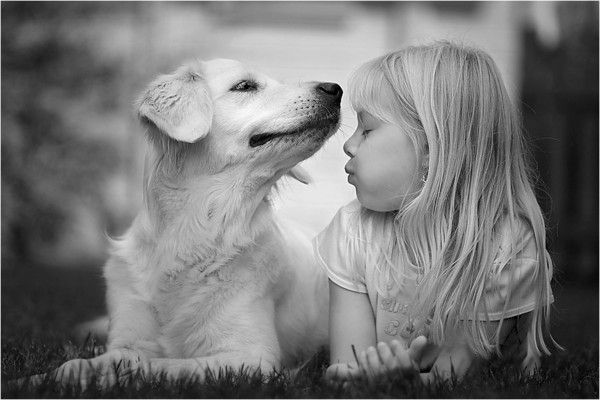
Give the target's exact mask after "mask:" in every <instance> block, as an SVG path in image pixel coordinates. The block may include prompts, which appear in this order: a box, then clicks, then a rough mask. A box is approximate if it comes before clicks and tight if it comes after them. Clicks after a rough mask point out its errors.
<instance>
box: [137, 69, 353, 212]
mask: <svg viewBox="0 0 600 400" xmlns="http://www.w3.org/2000/svg"><path fill="white" fill-rule="evenodd" d="M341 97H342V89H341V88H340V87H339V86H338V85H337V84H334V83H315V82H311V83H302V84H283V83H280V82H278V81H276V80H274V79H272V78H269V77H268V76H265V75H264V74H261V73H258V72H256V71H253V70H251V69H249V68H247V67H245V66H244V65H242V64H241V63H239V62H237V61H232V60H213V61H207V62H195V63H191V64H188V65H185V66H183V67H181V68H179V69H178V70H176V71H175V72H174V73H172V74H170V75H163V76H160V77H159V78H158V79H156V80H155V81H154V82H153V83H151V84H150V86H149V87H148V89H147V90H146V91H145V93H144V94H143V95H142V96H141V98H140V100H139V102H138V115H139V118H140V120H141V121H142V123H143V124H144V125H146V126H147V132H148V136H149V138H150V142H151V143H152V147H153V149H154V155H155V157H154V158H153V161H152V162H150V163H148V164H147V166H146V171H145V180H146V185H145V187H146V192H145V199H146V200H149V201H150V203H152V204H149V207H150V208H152V209H154V210H157V209H158V210H159V215H161V216H162V217H165V216H168V215H171V216H173V212H174V213H177V212H178V211H177V210H180V209H181V208H183V207H185V205H186V204H191V203H193V202H196V203H198V202H202V203H207V202H208V201H207V199H203V198H201V196H202V195H203V193H208V192H215V191H216V190H217V189H218V191H220V194H219V195H218V196H219V197H220V198H221V199H222V198H223V197H227V196H237V197H236V199H237V200H236V201H237V203H236V204H241V203H242V199H241V198H240V197H241V196H240V195H239V193H234V189H239V188H242V191H243V192H244V193H245V195H250V196H253V197H254V198H257V199H258V198H264V196H265V195H266V194H267V193H268V192H269V191H270V188H271V187H272V186H273V184H274V183H275V182H276V181H277V179H279V177H280V176H281V175H283V174H284V173H286V172H288V171H289V170H290V168H292V167H293V166H294V165H296V164H297V163H298V162H300V161H302V160H304V159H306V158H308V157H309V156H311V155H312V154H313V153H314V152H316V151H317V150H318V149H319V148H320V147H321V146H322V145H323V143H324V142H325V140H326V139H327V138H329V136H331V135H332V134H333V133H334V132H335V131H336V130H337V128H338V125H339V120H340V99H341ZM238 192H240V191H238ZM215 196H217V195H216V194H215ZM258 200H260V199H258ZM210 201H211V202H212V203H217V201H216V200H214V201H213V200H210ZM207 207H216V206H214V205H213V206H208V205H207ZM196 211H197V210H196ZM207 212H208V211H207ZM161 219H163V220H164V218H161ZM168 219H169V218H167V220H168Z"/></svg>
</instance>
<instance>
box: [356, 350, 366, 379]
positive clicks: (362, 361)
mask: <svg viewBox="0 0 600 400" xmlns="http://www.w3.org/2000/svg"><path fill="white" fill-rule="evenodd" d="M356 358H357V361H358V368H359V369H360V371H361V372H362V373H363V374H365V375H369V362H368V361H367V352H366V351H364V350H363V351H360V352H358V354H357V355H356Z"/></svg>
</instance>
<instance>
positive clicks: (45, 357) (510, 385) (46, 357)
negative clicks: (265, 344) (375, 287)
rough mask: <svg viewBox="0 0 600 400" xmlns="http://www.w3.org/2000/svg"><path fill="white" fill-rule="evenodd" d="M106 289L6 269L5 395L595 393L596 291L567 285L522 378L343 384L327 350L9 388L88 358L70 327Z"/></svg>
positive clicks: (75, 276)
mask: <svg viewBox="0 0 600 400" xmlns="http://www.w3.org/2000/svg"><path fill="white" fill-rule="evenodd" d="M103 292H104V288H103V283H102V280H101V278H100V273H99V271H97V270H94V269H87V270H77V271H75V270H56V269H49V268H43V267H37V266H35V267H33V266H32V267H27V266H20V267H19V268H18V269H17V268H14V269H13V268H10V267H5V266H3V269H2V397H3V398H6V397H10V398H38V397H76V398H79V397H82V398H98V397H103V398H132V397H133V398H222V397H236V398H237V397H242V398H276V397H286V398H313V397H316V398H330V397H336V398H337V397H343V398H375V397H383V398H390V397H409V398H421V397H425V398H482V397H483V398H598V379H599V377H598V289H597V286H593V287H589V286H581V285H578V286H577V285H573V284H570V285H569V284H566V283H565V284H564V285H562V286H561V287H559V288H557V289H555V298H556V303H555V311H554V314H553V317H554V321H553V327H552V331H553V334H554V336H555V337H556V339H557V340H558V342H559V343H561V344H562V345H563V346H565V347H566V348H567V351H564V352H555V353H554V354H553V355H551V356H550V357H546V358H545V359H544V360H543V363H542V368H541V370H540V371H539V373H537V374H536V375H534V376H533V377H530V378H528V377H523V376H521V375H520V374H519V373H518V369H517V368H515V366H514V364H510V363H508V362H506V361H503V360H493V361H492V362H491V363H489V365H484V366H481V367H478V368H473V369H472V371H471V373H470V375H469V376H468V378H466V379H464V380H463V381H462V382H459V383H457V382H447V383H441V384H437V385H432V386H425V385H422V384H420V383H419V382H418V380H415V379H412V377H410V376H404V377H403V376H391V377H381V379H379V380H377V381H376V382H374V383H368V382H365V381H356V382H353V383H352V384H350V385H349V386H347V387H342V386H340V385H332V384H328V383H327V382H325V381H324V380H323V379H322V376H323V372H324V370H325V368H326V367H327V354H326V352H325V351H321V352H320V353H318V354H317V355H315V357H313V359H312V360H311V361H310V362H309V363H308V364H307V365H306V366H305V367H304V368H303V369H302V370H300V371H299V372H298V373H297V374H292V373H290V371H285V370H284V371H274V372H272V373H271V374H268V375H261V374H256V373H252V372H250V371H248V370H247V369H246V370H241V371H233V370H225V371H223V370H222V371H217V372H215V373H214V374H213V375H212V376H209V377H208V379H207V381H206V382H204V383H202V384H199V383H196V382H190V381H183V380H182V381H177V382H168V381H166V380H165V379H160V378H159V379H154V380H152V381H150V382H137V383H136V384H135V385H133V384H128V385H121V386H118V387H115V388H113V389H111V390H109V391H104V392H101V391H100V390H98V389H96V388H94V387H92V388H90V389H88V390H86V391H84V392H82V391H81V390H78V389H77V388H74V389H70V390H66V391H61V388H60V387H59V386H58V385H56V384H54V383H51V382H46V383H44V384H42V385H40V386H39V387H36V388H31V387H9V386H8V385H7V381H8V380H10V379H14V378H18V377H23V376H27V375H33V374H38V373H43V372H48V371H50V370H52V369H53V368H56V367H58V366H59V365H60V364H61V363H63V362H64V361H66V360H69V359H72V358H75V357H91V356H92V355H93V350H92V348H93V345H94V343H93V341H89V342H88V343H86V344H84V345H76V344H72V343H71V342H70V340H69V339H70V338H69V332H70V330H71V328H72V327H73V325H74V324H75V323H77V322H81V321H84V320H87V319H90V318H91V317H94V316H96V315H99V314H101V313H102V312H103V307H104V306H103V296H104V295H103Z"/></svg>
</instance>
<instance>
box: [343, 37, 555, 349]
mask: <svg viewBox="0 0 600 400" xmlns="http://www.w3.org/2000/svg"><path fill="white" fill-rule="evenodd" d="M349 93H350V98H351V102H352V103H353V106H354V108H355V109H357V110H364V111H366V112H368V113H370V114H372V115H373V116H374V117H376V118H378V119H380V120H383V121H385V122H388V123H393V124H396V125H398V126H400V127H401V128H402V129H403V131H404V132H406V134H407V135H409V137H410V138H411V139H412V141H413V143H414V146H415V149H416V151H417V156H418V157H419V158H418V160H420V161H418V165H420V163H421V162H425V161H426V163H427V169H426V171H425V173H426V179H425V183H424V184H423V187H422V189H421V190H420V191H419V192H418V193H414V194H413V195H412V196H409V197H408V198H407V200H406V201H405V202H404V203H403V204H402V206H401V208H400V209H399V210H398V212H396V213H388V214H386V215H385V216H382V215H377V214H381V213H375V212H369V211H368V210H363V212H362V213H361V217H360V223H361V224H362V225H363V227H366V228H367V227H369V226H370V225H372V224H373V223H380V222H381V220H382V218H383V219H387V221H388V222H387V223H385V224H383V228H382V229H383V230H384V231H385V232H384V233H382V234H381V235H377V236H378V237H371V238H370V240H371V241H372V242H375V243H376V247H377V248H379V249H380V250H381V251H380V254H379V256H378V257H377V259H376V261H372V262H376V268H377V271H378V277H379V279H378V282H379V284H378V291H379V292H380V294H382V295H386V293H389V291H390V289H391V288H392V287H396V288H398V287H399V286H401V285H402V281H403V279H402V278H403V275H404V273H405V271H404V270H403V269H402V268H400V267H399V266H400V265H402V266H403V267H404V268H412V269H414V270H415V271H417V273H418V274H419V276H420V279H421V282H420V284H419V286H418V288H417V297H416V300H415V302H414V304H413V305H412V312H414V313H415V315H427V316H429V317H430V318H431V327H430V339H431V340H432V341H433V342H434V343H442V342H443V341H444V338H445V336H446V334H447V333H448V332H449V331H450V330H452V329H456V328H457V327H458V324H459V321H460V320H463V321H464V324H462V325H461V327H462V328H461V329H464V331H465V333H466V336H467V337H468V338H469V340H470V343H469V344H470V346H471V348H472V349H473V351H475V352H476V353H477V354H480V355H487V354H489V353H490V352H491V351H492V350H496V351H499V347H498V345H499V343H498V340H497V338H498V335H499V332H500V328H501V324H502V320H501V321H500V324H499V325H500V326H499V327H498V329H497V331H496V339H494V338H490V337H488V335H487V333H486V331H485V326H484V323H485V322H486V321H485V320H481V318H479V317H478V316H479V314H480V313H481V312H482V311H483V312H484V314H485V315H486V316H487V310H486V309H485V302H484V301H482V300H483V294H484V289H485V286H486V283H487V282H488V279H489V277H490V276H491V273H492V265H493V261H494V258H495V256H496V255H497V251H498V245H499V243H498V230H499V229H500V224H508V226H509V231H511V232H512V233H513V235H511V236H512V238H513V248H516V243H515V242H516V241H517V240H518V237H516V236H517V232H518V225H519V221H525V222H526V224H527V225H528V227H529V228H530V229H531V231H532V232H533V237H534V241H535V246H536V249H537V254H538V263H537V271H536V272H535V274H534V276H535V287H534V288H533V289H534V290H535V291H536V292H537V293H536V299H537V306H536V308H535V310H534V311H533V312H532V314H531V318H530V327H529V332H528V341H529V345H530V348H532V349H534V351H535V352H536V353H537V354H538V355H539V354H540V352H541V351H543V352H545V353H549V350H548V346H547V344H546V341H545V338H544V336H545V335H546V334H547V333H548V332H549V311H550V307H549V306H550V301H551V300H550V297H551V289H550V284H549V282H550V277H551V276H552V270H553V265H552V260H551V259H550V257H549V255H548V253H547V251H546V239H545V224H544V218H543V215H542V212H541V210H540V207H539V205H538V203H537V201H536V198H535V195H534V192H533V189H532V182H531V178H530V177H531V176H532V175H531V171H530V169H529V167H528V165H527V163H526V161H525V143H524V140H523V135H522V130H521V126H520V118H519V115H518V113H517V111H516V109H515V108H514V106H513V104H512V103H511V101H510V98H509V96H508V94H507V91H506V88H505V87H504V84H503V82H502V79H501V76H500V73H499V71H498V69H497V67H496V65H495V63H494V61H493V60H492V58H491V57H490V56H489V55H488V54H486V53H485V52H483V51H481V50H478V49H473V48H469V47H465V46H462V45H457V44H453V43H449V42H436V43H434V44H432V45H428V46H415V47H408V48H405V49H403V50H400V51H396V52H393V53H390V54H387V55H384V56H382V57H379V58H376V59H374V60H372V61H369V62H367V63H366V64H364V65H362V66H361V67H360V68H359V69H358V70H357V71H356V72H355V73H354V74H353V76H352V77H351V79H350V83H349ZM424 157H428V158H424ZM423 160H424V161H423ZM390 221H393V223H390ZM521 225H522V224H521ZM369 229H370V230H371V231H373V232H374V230H373V228H372V227H371V228H369ZM514 256H515V254H512V257H514ZM390 283H393V284H390ZM508 297H510V293H509V294H508ZM506 304H508V298H507V300H506ZM486 318H487V317H486ZM550 340H552V339H551V338H550Z"/></svg>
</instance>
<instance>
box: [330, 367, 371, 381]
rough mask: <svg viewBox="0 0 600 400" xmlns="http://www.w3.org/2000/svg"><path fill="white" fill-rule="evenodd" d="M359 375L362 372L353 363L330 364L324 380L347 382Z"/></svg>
mask: <svg viewBox="0 0 600 400" xmlns="http://www.w3.org/2000/svg"><path fill="white" fill-rule="evenodd" d="M361 375H362V372H361V370H360V368H359V367H358V365H357V364H356V363H355V362H351V363H337V364H331V365H330V366H329V368H327V371H325V379H327V380H331V381H348V380H351V379H356V378H358V377H360V376H361Z"/></svg>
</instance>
